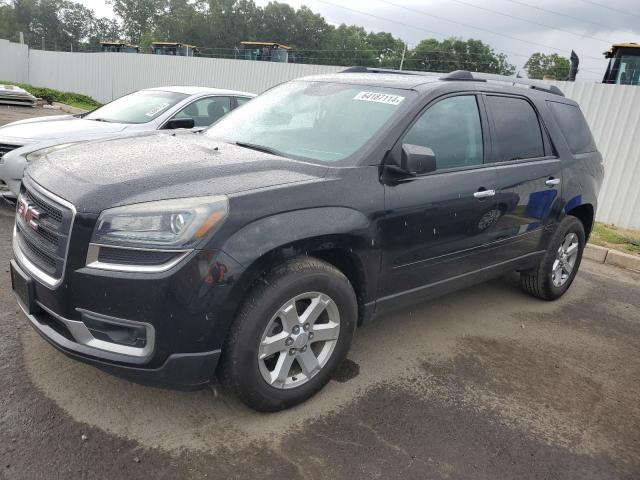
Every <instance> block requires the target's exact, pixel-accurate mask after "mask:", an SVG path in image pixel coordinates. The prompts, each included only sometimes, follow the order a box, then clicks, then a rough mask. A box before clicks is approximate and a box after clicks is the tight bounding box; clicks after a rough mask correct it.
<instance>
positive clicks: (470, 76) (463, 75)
mask: <svg viewBox="0 0 640 480" xmlns="http://www.w3.org/2000/svg"><path fill="white" fill-rule="evenodd" d="M340 73H389V74H396V75H422V76H427V77H434V76H435V75H434V74H433V73H429V72H416V71H412V70H392V69H388V68H371V67H348V68H346V69H345V70H342V71H341V72H340ZM440 80H446V81H456V82H487V81H490V82H502V83H510V84H511V85H527V86H528V87H529V88H533V89H534V90H540V91H541V92H546V93H552V94H554V95H559V96H561V97H564V93H562V90H560V89H559V88H558V87H556V86H555V85H549V84H546V83H542V82H539V81H536V80H529V79H527V78H518V77H507V76H506V75H496V74H494V73H480V72H470V71H468V70H456V71H454V72H451V73H447V74H446V75H443V76H442V77H440Z"/></svg>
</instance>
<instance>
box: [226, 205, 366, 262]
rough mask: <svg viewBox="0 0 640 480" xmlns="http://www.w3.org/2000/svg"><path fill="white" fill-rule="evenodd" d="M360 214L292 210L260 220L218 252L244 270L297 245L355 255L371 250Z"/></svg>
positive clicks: (329, 209)
mask: <svg viewBox="0 0 640 480" xmlns="http://www.w3.org/2000/svg"><path fill="white" fill-rule="evenodd" d="M371 225H372V224H371V221H370V220H369V218H367V216H366V215H364V214H363V213H361V212H359V211H357V210H354V209H351V208H345V207H320V208H310V209H305V210H294V211H289V212H283V213H278V214H276V215H272V216H269V217H265V218H261V219H259V220H256V221H254V222H252V223H249V224H248V225H246V226H244V227H243V228H241V229H240V230H238V231H236V232H235V233H234V234H233V235H231V236H230V237H229V238H228V239H227V240H226V241H225V242H224V244H223V245H222V246H221V249H222V250H223V251H224V252H225V253H227V254H228V255H230V256H231V257H233V258H234V259H235V260H236V261H237V262H239V263H240V264H242V265H244V266H245V267H248V266H249V265H251V264H252V263H253V262H254V261H255V260H257V259H258V258H260V257H262V256H263V255H265V254H267V253H269V252H271V251H274V250H277V249H282V248H286V247H287V246H290V245H294V244H295V245H298V246H297V247H295V248H294V250H296V251H298V252H299V253H304V251H302V252H300V249H301V248H303V247H301V246H302V245H306V246H308V248H310V249H315V248H318V247H322V246H323V244H325V245H324V247H325V248H348V249H350V250H351V251H352V252H354V253H356V254H358V253H360V252H362V251H364V250H368V249H369V247H375V232H374V231H372V228H371Z"/></svg>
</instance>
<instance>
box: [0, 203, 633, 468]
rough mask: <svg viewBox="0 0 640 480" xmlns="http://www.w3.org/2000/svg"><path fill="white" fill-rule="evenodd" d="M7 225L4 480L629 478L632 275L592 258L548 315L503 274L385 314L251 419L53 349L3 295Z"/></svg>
mask: <svg viewBox="0 0 640 480" xmlns="http://www.w3.org/2000/svg"><path fill="white" fill-rule="evenodd" d="M12 220H13V219H12V212H11V210H10V209H8V208H6V207H2V208H0V265H2V268H1V269H0V462H1V463H0V477H3V478H6V479H39V478H43V479H45V478H46V479H50V478H88V479H102V478H105V479H107V478H108V479H117V478H126V479H138V478H140V479H142V478H145V479H150V478H153V479H182V478H225V479H228V478H260V479H269V478H277V479H280V480H281V479H282V478H287V479H298V478H301V479H331V480H338V479H350V480H354V479H359V478H367V479H370V478H383V479H388V478H407V479H413V478H415V479H465V480H468V479H491V480H495V479H516V478H517V479H534V478H536V479H542V478H544V479H574V478H575V479H597V480H602V479H614V478H615V479H637V478H640V403H639V401H638V399H639V398H640V377H639V372H640V275H636V274H632V273H630V272H628V271H625V270H619V269H616V268H615V267H609V266H606V265H601V264H596V263H591V262H589V261H585V262H583V265H582V267H581V271H580V273H579V275H578V277H577V279H576V281H575V283H574V285H573V286H572V288H571V289H570V291H569V292H568V294H567V295H565V297H563V298H562V299H560V300H559V301H556V302H551V303H548V302H543V301H540V300H536V299H534V298H531V297H529V296H527V295H525V294H524V293H522V292H521V291H520V290H519V288H518V282H517V276H516V275H515V274H514V275H508V276H505V277H503V278H500V279H497V280H494V281H492V282H489V283H486V284H482V285H478V286H475V287H472V288H469V289H466V290H463V291H461V292H457V293H454V294H450V295H448V296H445V297H442V298H440V299H437V300H435V301H431V302H429V303H425V304H423V305H419V306H416V307H413V308H411V309H407V310H404V311H401V312H399V313H396V314H394V315H390V316H387V317H384V318H381V319H379V320H377V321H376V322H374V323H372V324H370V325H368V326H365V327H363V328H361V329H359V330H358V331H357V332H356V338H355V341H354V345H353V349H352V352H351V353H350V354H349V358H348V360H347V361H346V362H345V364H344V365H343V366H342V367H341V369H340V371H339V372H338V374H337V375H336V377H335V378H334V380H332V381H331V382H330V383H329V384H328V385H327V387H326V388H325V389H324V390H323V391H322V392H321V393H320V394H319V395H318V396H316V397H315V398H313V399H311V400H310V401H308V402H306V403H305V404H303V405H300V406H298V407H296V408H293V409H291V410H288V411H285V412H280V413H276V414H259V413H256V412H253V411H251V410H249V409H247V408H246V407H244V406H243V405H242V404H240V403H239V402H238V400H236V399H235V398H234V397H233V396H230V395H227V394H226V393H225V392H224V391H223V390H222V389H221V388H219V387H212V388H207V389H205V390H201V391H198V392H176V391H170V390H161V389H154V388H150V387H143V386H139V385H135V384H132V383H129V382H127V381H124V380H120V379H117V378H114V377H112V376H110V375H108V374H105V373H103V372H101V371H99V370H96V369H95V368H93V367H91V366H88V365H84V364H80V363H77V362H75V361H73V360H70V359H68V358H66V357H65V356H64V355H62V354H61V353H59V352H58V351H56V350H55V349H53V348H52V347H51V346H49V345H48V344H47V343H46V342H45V341H44V340H42V339H41V338H40V337H39V336H38V335H37V334H36V333H35V332H34V331H33V330H32V328H31V327H30V326H29V325H28V322H27V320H26V319H25V318H24V316H23V315H22V313H20V312H19V309H18V307H17V305H16V302H15V300H14V298H13V294H12V292H11V288H10V278H9V273H8V261H9V258H10V257H11V247H10V237H11V231H12Z"/></svg>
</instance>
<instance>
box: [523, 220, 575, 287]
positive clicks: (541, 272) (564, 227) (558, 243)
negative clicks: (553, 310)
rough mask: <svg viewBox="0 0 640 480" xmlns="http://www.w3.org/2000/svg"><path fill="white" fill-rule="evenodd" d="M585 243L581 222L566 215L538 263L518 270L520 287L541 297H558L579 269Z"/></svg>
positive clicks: (569, 284)
mask: <svg viewBox="0 0 640 480" xmlns="http://www.w3.org/2000/svg"><path fill="white" fill-rule="evenodd" d="M584 246H585V233H584V226H583V225H582V222H581V221H580V220H578V219H577V218H576V217H573V216H570V215H569V216H567V217H565V218H564V219H563V220H562V221H561V222H560V224H559V225H558V228H557V230H556V232H555V233H554V234H553V237H552V238H551V240H550V241H549V248H548V249H547V251H546V253H545V254H544V256H543V257H542V260H541V261H540V263H539V264H538V266H537V267H535V268H534V269H532V270H529V271H527V272H521V273H520V285H521V286H522V289H523V290H524V291H525V292H527V293H529V294H530V295H533V296H534V297H538V298H541V299H543V300H555V299H557V298H560V297H561V296H562V295H564V293H565V292H566V291H567V290H568V289H569V287H570V286H571V283H573V280H574V278H575V276H576V274H577V273H578V268H579V267H580V262H581V260H582V252H583V251H584Z"/></svg>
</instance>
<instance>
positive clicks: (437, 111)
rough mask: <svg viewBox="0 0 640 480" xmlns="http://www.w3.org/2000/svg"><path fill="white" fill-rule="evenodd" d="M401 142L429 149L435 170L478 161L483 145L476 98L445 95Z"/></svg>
mask: <svg viewBox="0 0 640 480" xmlns="http://www.w3.org/2000/svg"><path fill="white" fill-rule="evenodd" d="M402 143H411V144H413V145H421V146H423V147H428V148H430V149H431V150H433V153H434V154H435V156H436V164H437V168H438V170H441V169H444V168H452V167H464V166H469V165H480V164H482V162H483V158H484V151H483V150H484V145H483V142H482V126H481V123H480V112H479V111H478V103H477V101H476V97H475V96H472V95H464V96H459V97H451V98H446V99H444V100H442V101H440V102H438V103H436V104H435V105H433V106H431V107H429V108H428V109H427V110H426V111H425V112H424V113H423V114H422V115H421V116H420V118H419V119H418V120H417V121H416V123H414V124H413V126H412V127H411V129H410V130H409V132H407V135H406V136H405V137H404V140H403V142H402Z"/></svg>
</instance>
